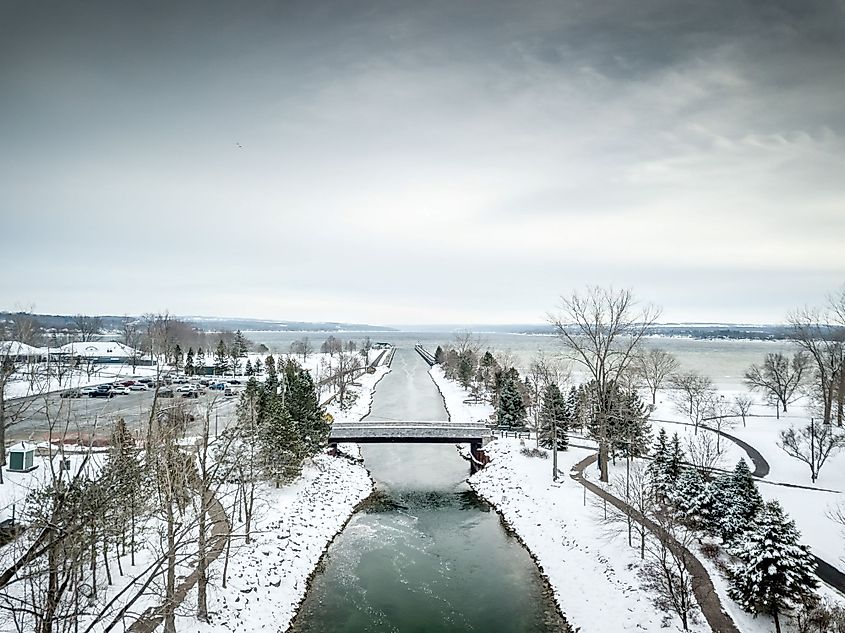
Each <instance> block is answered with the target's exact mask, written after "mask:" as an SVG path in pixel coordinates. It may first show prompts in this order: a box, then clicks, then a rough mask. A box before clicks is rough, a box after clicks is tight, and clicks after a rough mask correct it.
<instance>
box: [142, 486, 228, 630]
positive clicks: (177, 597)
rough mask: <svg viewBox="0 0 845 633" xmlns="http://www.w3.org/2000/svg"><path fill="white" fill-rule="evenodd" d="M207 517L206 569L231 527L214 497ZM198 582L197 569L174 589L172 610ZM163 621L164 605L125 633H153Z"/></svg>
mask: <svg viewBox="0 0 845 633" xmlns="http://www.w3.org/2000/svg"><path fill="white" fill-rule="evenodd" d="M208 515H209V517H210V518H211V522H212V527H211V536H210V537H209V539H208V559H207V563H206V569H208V568H209V567H210V566H211V563H213V562H214V561H215V560H217V557H218V556H220V554H221V553H223V548H224V546H225V545H226V541H227V539H228V538H229V534H230V532H231V527H230V525H229V519H228V517H227V516H226V511H225V510H224V509H223V504H221V503H220V501H219V500H218V499H217V498H216V497H212V498H211V503H209V505H208ZM198 580H199V569H195V570H194V571H193V572H191V574H190V575H189V576H188V577H187V578H185V580H184V581H183V582H182V583H181V584H180V585H179V586H178V587H176V591H175V592H174V593H173V603H174V608H175V607H178V606H179V605H180V604H182V601H183V600H184V599H185V596H187V595H188V592H189V591H190V590H191V589H193V588H194V585H196V584H197V581H198ZM163 620H164V605H161V606H158V607H150V608H149V609H147V610H146V611H144V612H143V613H142V614H141V615H140V616H139V617H138V619H137V620H135V622H133V623H132V625H131V626H129V627H128V628H127V629H126V631H127V633H153V631H155V630H156V629H157V628H158V627H159V625H160V624H161V623H162V621H163Z"/></svg>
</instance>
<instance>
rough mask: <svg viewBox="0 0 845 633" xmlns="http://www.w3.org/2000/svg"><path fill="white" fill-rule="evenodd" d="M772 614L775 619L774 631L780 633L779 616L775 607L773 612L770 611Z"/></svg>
mask: <svg viewBox="0 0 845 633" xmlns="http://www.w3.org/2000/svg"><path fill="white" fill-rule="evenodd" d="M772 616H773V617H774V619H775V633H780V617H779V615H778V611H777V609H775V611H774V613H772Z"/></svg>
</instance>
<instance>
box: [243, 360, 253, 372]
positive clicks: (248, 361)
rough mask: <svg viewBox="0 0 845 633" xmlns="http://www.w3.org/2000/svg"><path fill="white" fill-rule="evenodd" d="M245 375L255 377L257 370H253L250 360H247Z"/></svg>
mask: <svg viewBox="0 0 845 633" xmlns="http://www.w3.org/2000/svg"><path fill="white" fill-rule="evenodd" d="M244 373H245V374H246V375H247V376H254V375H255V370H254V369H253V368H252V361H250V360H249V359H248V358H247V359H246V367H245V368H244Z"/></svg>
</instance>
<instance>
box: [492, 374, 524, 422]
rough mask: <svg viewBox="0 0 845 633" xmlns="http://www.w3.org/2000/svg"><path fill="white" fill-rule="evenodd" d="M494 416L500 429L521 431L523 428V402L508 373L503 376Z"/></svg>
mask: <svg viewBox="0 0 845 633" xmlns="http://www.w3.org/2000/svg"><path fill="white" fill-rule="evenodd" d="M496 414H497V419H498V424H499V426H500V427H502V428H506V429H521V428H524V427H525V416H526V411H525V402H524V401H523V399H522V394H521V393H520V392H519V388H518V387H517V386H516V382H515V381H514V379H513V377H512V376H511V375H510V374H509V373H505V375H504V380H503V384H502V389H501V393H500V394H499V402H498V406H497V408H496Z"/></svg>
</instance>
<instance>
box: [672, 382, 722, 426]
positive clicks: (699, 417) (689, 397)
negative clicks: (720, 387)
mask: <svg viewBox="0 0 845 633" xmlns="http://www.w3.org/2000/svg"><path fill="white" fill-rule="evenodd" d="M670 384H671V386H672V389H673V393H672V395H671V396H670V397H671V398H672V400H673V401H674V402H675V407H676V408H677V409H678V411H680V412H681V413H686V414H687V416H688V417H689V420H690V422H692V424H693V426H694V427H695V432H696V433H698V425H699V424H701V422H702V421H703V420H704V418H705V417H707V415H708V413H709V411H710V410H711V409H712V406H713V402H714V400H716V389H715V388H714V387H713V381H712V380H710V378H709V377H708V376H702V375H701V374H699V373H697V372H687V373H685V374H676V375H675V376H673V377H672V379H671V381H670Z"/></svg>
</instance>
